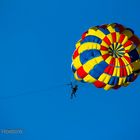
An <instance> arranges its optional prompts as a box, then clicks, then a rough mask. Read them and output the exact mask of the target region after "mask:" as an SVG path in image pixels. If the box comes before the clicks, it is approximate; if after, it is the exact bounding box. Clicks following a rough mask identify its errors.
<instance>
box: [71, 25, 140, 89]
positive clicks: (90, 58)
mask: <svg viewBox="0 0 140 140" xmlns="http://www.w3.org/2000/svg"><path fill="white" fill-rule="evenodd" d="M72 71H73V73H74V77H75V79H76V80H78V81H81V82H88V83H93V84H94V85H95V86H96V87H98V88H104V89H105V90H109V89H111V88H114V89H117V88H119V87H121V86H127V85H128V84H129V83H130V82H133V81H134V80H135V79H136V78H137V76H138V74H139V72H140V40H139V39H138V37H137V36H136V35H135V34H134V31H133V30H132V29H130V28H126V27H124V26H123V25H121V24H118V23H113V24H105V25H101V26H95V27H92V28H90V29H88V31H86V32H85V33H83V35H82V38H81V39H80V40H79V41H78V42H77V43H76V49H75V51H74V53H73V57H72Z"/></svg>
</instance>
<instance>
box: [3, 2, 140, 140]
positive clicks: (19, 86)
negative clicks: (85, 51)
mask: <svg viewBox="0 0 140 140" xmlns="http://www.w3.org/2000/svg"><path fill="white" fill-rule="evenodd" d="M139 5H140V2H139V1H138V0H133V1H129V0H114V1H113V0H99V1H98V0H96V1H95V0H86V1H85V0H69V1H67V0H1V1H0V129H17V128H20V129H23V134H22V135H18V134H17V135H12V134H11V135H10V134H9V135H6V134H0V139H1V140H139V139H140V119H139V118H140V109H139V108H140V92H139V91H140V86H139V84H140V78H138V79H137V80H136V81H135V82H134V83H132V84H131V85H130V86H128V87H127V88H120V89H119V90H110V91H108V92H106V91H104V90H103V89H97V88H95V87H94V86H92V85H83V86H82V87H81V88H80V89H79V91H78V93H77V94H78V95H77V98H75V99H73V100H70V99H69V95H70V92H71V90H70V88H69V87H68V86H64V84H65V83H68V82H69V81H70V79H71V75H72V72H71V69H70V65H71V55H72V52H73V50H74V49H75V43H76V41H77V40H79V39H80V37H81V34H82V33H83V32H84V31H86V30H87V29H88V28H89V27H91V26H96V25H100V24H104V23H112V22H118V23H121V24H124V25H125V26H127V27H131V28H132V29H134V31H135V33H136V34H137V35H138V36H140V17H139Z"/></svg>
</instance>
